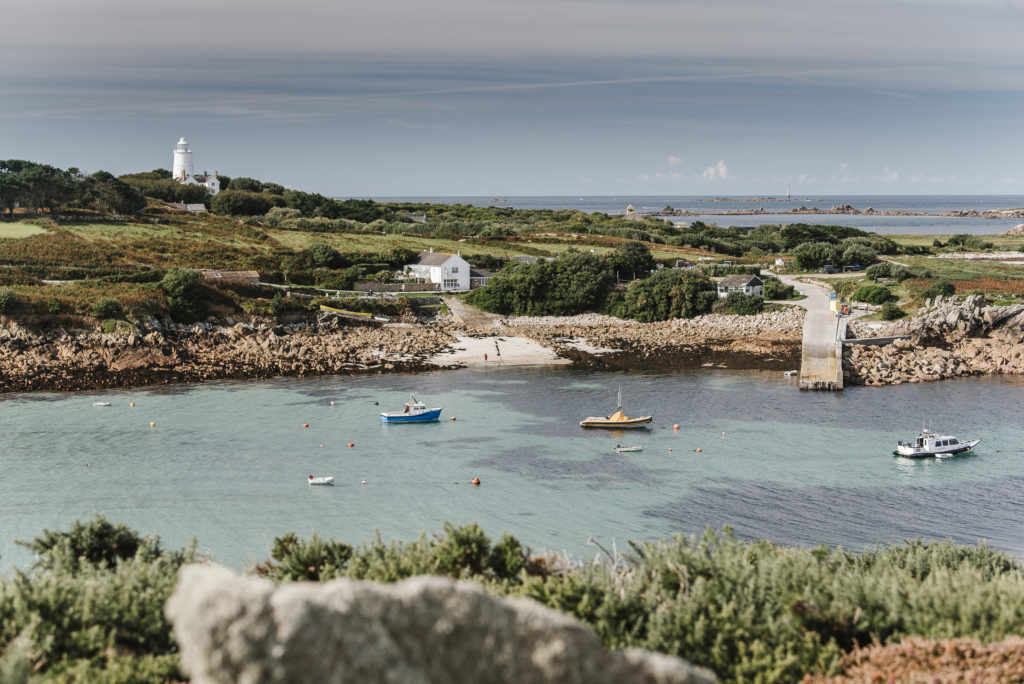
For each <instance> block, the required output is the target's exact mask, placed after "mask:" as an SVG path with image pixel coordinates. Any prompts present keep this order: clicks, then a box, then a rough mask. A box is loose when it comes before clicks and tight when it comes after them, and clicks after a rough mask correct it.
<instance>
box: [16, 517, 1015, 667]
mask: <svg viewBox="0 0 1024 684" xmlns="http://www.w3.org/2000/svg"><path fill="white" fill-rule="evenodd" d="M27 545H28V546H29V548H32V549H33V550H34V551H36V552H37V553H38V554H39V555H40V559H39V561H38V562H37V564H36V565H35V567H34V568H33V569H32V570H31V571H29V572H26V573H17V574H16V575H14V576H13V577H10V578H5V579H3V580H0V654H3V655H2V656H0V675H2V676H4V677H5V681H25V676H26V673H29V672H35V673H36V675H35V676H37V677H42V678H44V679H46V680H59V681H105V682H106V681H109V682H162V681H167V680H178V679H180V677H181V675H180V673H179V672H178V670H177V657H176V646H175V644H174V642H173V640H172V638H171V632H170V628H169V626H168V624H167V622H166V620H165V619H164V617H163V604H164V602H165V601H166V599H167V597H168V596H169V594H170V593H171V591H172V590H173V587H174V584H175V581H176V577H177V571H178V568H179V567H180V566H181V565H182V563H185V562H190V561H191V560H193V558H194V553H193V551H192V550H190V549H186V550H182V551H176V552H172V553H168V552H165V551H163V550H162V549H161V548H160V545H159V540H156V539H151V538H144V537H140V536H139V535H137V534H136V533H134V532H132V531H131V530H129V529H127V528H125V527H124V526H121V525H113V524H111V523H109V522H107V521H106V520H104V519H103V518H99V517H97V518H95V519H94V520H92V521H90V522H88V523H84V524H80V523H76V524H75V525H74V526H72V528H71V530H69V531H68V532H46V533H44V535H43V536H41V537H40V538H38V539H36V540H35V541H33V542H29V543H27ZM613 560H614V561H615V562H614V563H598V562H594V563H590V564H583V563H572V562H566V561H563V560H561V559H556V558H554V557H550V556H547V557H545V556H530V555H529V552H528V550H526V549H525V548H524V547H523V546H522V545H521V544H520V542H519V541H518V540H517V539H516V538H515V537H512V536H510V535H507V534H506V535H503V536H502V537H501V539H500V540H499V541H498V542H497V543H492V541H491V539H490V538H489V537H488V536H487V535H486V534H485V533H484V531H483V530H482V529H481V528H480V527H479V526H478V525H475V524H470V525H464V526H461V527H456V526H454V525H452V524H445V525H444V530H443V533H442V534H440V535H436V536H428V535H427V534H425V533H424V534H421V535H420V537H419V538H418V539H416V540H413V541H409V542H385V541H383V540H382V539H381V538H380V536H379V535H378V536H377V537H376V538H375V539H374V540H373V541H372V542H370V543H367V544H362V545H359V546H352V545H349V544H346V543H344V542H340V541H334V540H329V539H324V538H321V537H318V536H315V535H314V536H313V537H312V538H310V539H308V540H304V539H300V538H299V537H297V536H296V535H295V534H294V533H289V534H286V535H283V536H281V537H278V538H276V539H275V540H274V543H273V549H272V552H271V558H270V559H268V560H267V561H265V562H264V563H262V564H260V565H258V566H256V567H255V568H254V569H253V570H254V571H255V572H256V573H257V574H260V575H263V576H265V577H268V578H270V579H272V580H274V581H276V582H292V581H306V580H312V581H326V580H330V579H334V578H338V577H348V578H353V579H361V580H373V581H380V582H395V581H399V580H402V579H405V578H408V577H412V576H415V575H424V574H434V575H444V576H448V577H453V578H461V579H467V580H472V581H477V582H481V583H483V584H485V585H486V586H487V587H488V588H489V589H490V590H491V591H494V592H496V593H498V594H502V595H514V596H525V597H529V598H532V599H535V600H537V601H539V602H541V603H543V604H544V605H547V606H549V607H552V608H555V609H558V610H561V611H564V612H566V613H569V614H571V615H574V616H576V617H577V618H579V619H581V620H583V621H584V622H586V623H588V624H589V625H590V626H591V627H592V628H593V630H594V632H595V633H596V634H597V635H598V636H599V637H600V638H601V639H602V641H603V642H604V644H605V645H606V647H608V648H610V649H611V648H624V647H641V648H646V649H649V650H653V651H658V652H662V653H668V654H673V655H679V656H682V657H684V658H686V659H688V660H690V661H691V662H693V663H695V664H698V665H703V666H705V667H709V668H711V669H712V670H714V671H715V672H716V673H717V674H718V676H719V677H720V678H721V679H722V680H723V681H726V682H740V681H764V682H768V681H799V680H800V679H801V678H802V677H803V675H804V674H807V673H822V674H836V673H837V672H838V669H839V667H840V657H841V655H842V653H843V652H848V651H850V650H852V649H854V648H855V647H856V646H857V645H865V644H870V643H873V642H874V641H878V642H880V643H883V644H884V643H887V642H895V641H899V640H900V639H903V638H904V637H907V636H924V637H929V638H949V637H954V636H965V637H974V638H976V639H979V640H981V641H982V642H992V641H997V640H1000V639H1003V638H1005V637H1007V636H1009V635H1013V634H1020V632H1021V630H1022V629H1024V570H1022V568H1021V567H1020V566H1019V565H1018V564H1017V563H1016V562H1015V561H1014V560H1013V559H1012V558H1010V557H1009V556H1007V555H1006V554H1003V553H1000V552H998V551H995V550H992V549H990V548H989V547H987V546H986V545H984V544H981V545H978V546H957V545H955V544H953V543H952V542H949V541H945V542H926V541H922V540H914V541H909V542H904V543H903V544H899V545H893V546H881V547H875V548H873V549H869V550H867V551H864V552H862V553H851V552H848V551H844V550H842V549H839V548H836V549H829V548H826V547H824V546H819V547H817V548H813V549H804V548H793V547H779V546H775V545H774V544H772V543H770V542H768V541H754V542H749V541H740V540H737V539H736V538H735V537H734V536H733V534H732V531H731V530H730V529H729V528H726V529H724V530H723V531H722V532H715V531H713V530H708V531H706V532H705V533H704V534H702V535H700V536H684V535H677V536H674V537H672V538H671V539H668V540H664V541H660V542H648V543H644V544H634V545H631V551H630V552H629V553H627V554H625V555H623V556H621V557H617V558H615V559H613Z"/></svg>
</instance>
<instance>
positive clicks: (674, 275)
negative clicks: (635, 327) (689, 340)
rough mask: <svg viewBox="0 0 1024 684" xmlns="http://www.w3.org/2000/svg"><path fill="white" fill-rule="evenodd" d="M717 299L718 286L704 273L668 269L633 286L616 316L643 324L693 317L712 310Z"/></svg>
mask: <svg viewBox="0 0 1024 684" xmlns="http://www.w3.org/2000/svg"><path fill="white" fill-rule="evenodd" d="M717 299H718V295H717V294H716V292H715V285H714V283H712V282H711V280H710V279H709V278H708V277H707V276H705V275H704V274H702V273H700V272H698V271H694V270H692V269H686V270H678V269H673V268H664V269H662V270H660V271H656V272H655V273H654V274H652V275H651V276H650V277H649V278H645V279H644V280H637V281H635V282H633V283H631V284H630V286H629V289H628V290H626V294H625V297H624V298H623V301H622V305H621V307H620V308H619V310H618V311H617V312H615V313H617V315H619V316H622V317H624V318H632V319H635V320H638V321H643V322H650V321H667V320H669V319H672V318H692V317H694V316H700V315H701V314H706V313H708V312H709V311H711V305H712V304H714V303H715V301H716V300H717Z"/></svg>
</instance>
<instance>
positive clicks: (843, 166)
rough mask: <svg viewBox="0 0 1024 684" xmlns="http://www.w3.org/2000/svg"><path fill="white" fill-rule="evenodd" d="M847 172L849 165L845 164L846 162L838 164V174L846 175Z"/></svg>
mask: <svg viewBox="0 0 1024 684" xmlns="http://www.w3.org/2000/svg"><path fill="white" fill-rule="evenodd" d="M849 170H850V165H849V164H847V163H846V162H839V171H840V172H842V173H846V172H847V171H849Z"/></svg>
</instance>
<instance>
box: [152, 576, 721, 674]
mask: <svg viewBox="0 0 1024 684" xmlns="http://www.w3.org/2000/svg"><path fill="white" fill-rule="evenodd" d="M166 612H167V616H168V618H169V619H170V620H171V622H172V623H173V624H174V635H175V637H176V638H177V640H178V644H179V646H180V648H181V663H182V667H183V668H184V669H185V671H186V672H187V673H189V674H190V675H191V677H192V681H193V682H194V683H195V684H211V683H215V682H217V683H219V682H225V683H227V682H232V683H235V682H240V683H243V684H245V683H255V682H261V683H271V684H272V683H275V682H282V683H284V682H298V681H306V682H321V683H328V682H394V683H395V684H400V683H406V682H408V683H409V684H413V683H417V684H419V683H426V682H452V683H456V684H457V683H460V682H465V683H466V684H470V683H475V682H517V683H520V682H538V683H540V682H552V683H554V682H560V683H561V682H565V683H570V684H571V683H573V682H580V683H581V684H582V683H583V682H588V683H602V682H607V683H608V684H612V683H627V684H628V683H631V682H637V683H638V684H639V683H641V682H643V683H645V684H669V683H679V684H683V683H686V684H705V683H709V682H713V681H714V676H713V675H712V674H711V673H709V672H707V671H706V670H702V669H700V668H695V667H693V666H691V665H690V664H689V663H687V662H686V661H684V660H682V659H680V658H675V657H671V656H665V655H660V654H656V653H650V652H647V651H642V650H640V649H627V650H624V651H617V652H613V653H609V652H607V651H605V650H604V648H603V647H602V645H601V642H600V641H599V640H598V638H597V636H595V635H594V633H593V632H592V631H591V630H590V628H589V627H587V626H586V625H584V624H583V623H582V622H579V621H578V620H576V619H574V618H572V617H570V616H568V615H565V614H563V613H559V612H558V611H555V610H552V609H550V608H546V607H544V606H541V605H540V604H539V603H536V602H535V601H532V600H530V599H524V598H499V597H496V596H493V595H491V594H489V593H487V592H486V591H485V590H484V588H483V587H482V586H480V585H477V584H474V583H472V582H456V581H454V580H450V579H445V578H440V577H414V578H412V579H408V580H405V581H403V582H399V583H397V584H393V585H385V584H377V583H374V582H361V581H356V580H349V579H338V580H334V581H331V582H326V583H323V584H316V583H304V582H303V583H296V584H289V585H285V586H281V587H278V586H275V585H274V584H273V583H272V582H270V581H269V580H264V579H258V578H253V577H239V576H237V575H235V574H234V573H232V572H231V571H230V570H227V569H225V568H223V567H219V566H210V565H190V566H186V567H184V568H182V570H181V574H180V578H179V582H178V586H177V588H176V589H175V591H174V594H173V595H172V596H171V598H170V599H169V600H168V602H167V607H166Z"/></svg>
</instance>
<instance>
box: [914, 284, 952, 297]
mask: <svg viewBox="0 0 1024 684" xmlns="http://www.w3.org/2000/svg"><path fill="white" fill-rule="evenodd" d="M954 294H956V285H954V284H953V283H951V282H949V281H948V280H938V281H936V282H934V283H932V284H931V285H930V286H929V287H928V288H927V289H925V291H924V292H922V293H921V297H922V298H924V299H935V298H936V297H938V296H939V295H942V296H943V297H949V296H950V295H954Z"/></svg>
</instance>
